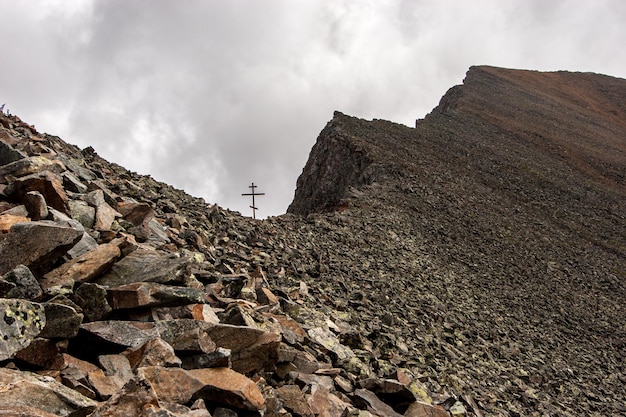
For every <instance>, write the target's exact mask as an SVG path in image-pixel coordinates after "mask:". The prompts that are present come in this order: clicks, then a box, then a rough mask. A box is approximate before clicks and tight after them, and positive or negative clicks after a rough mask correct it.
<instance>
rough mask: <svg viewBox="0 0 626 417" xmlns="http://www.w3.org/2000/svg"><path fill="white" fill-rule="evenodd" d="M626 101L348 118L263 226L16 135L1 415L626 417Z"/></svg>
mask: <svg viewBox="0 0 626 417" xmlns="http://www.w3.org/2000/svg"><path fill="white" fill-rule="evenodd" d="M625 93H626V81H624V80H620V79H614V78H611V77H606V76H601V75H596V74H579V73H565V72H559V73H539V72H531V71H513V70H503V69H498V68H491V67H473V68H471V69H470V71H469V72H468V74H467V77H466V79H465V81H464V84H463V85H461V86H456V87H453V88H452V89H451V90H450V91H448V93H447V94H446V95H445V96H444V97H443V98H442V100H441V102H440V104H439V106H437V108H435V109H434V110H433V112H432V113H431V114H430V115H428V116H427V117H426V118H425V119H424V120H420V121H418V122H417V124H416V127H415V128H408V127H406V126H401V125H397V124H393V123H390V122H386V121H381V120H374V121H364V120H360V119H356V118H352V117H349V116H346V115H343V114H341V113H336V114H335V115H334V117H333V119H332V120H331V121H330V122H329V123H328V125H327V126H326V127H325V128H324V130H323V131H322V132H321V133H320V136H319V138H318V140H317V143H316V144H315V146H314V147H313V150H312V151H311V156H310V158H309V161H308V162H307V165H306V166H305V168H304V170H303V173H302V175H301V177H300V178H299V180H298V184H297V190H296V195H295V198H294V201H293V203H292V205H291V206H290V207H289V210H288V212H289V214H286V215H284V216H280V217H276V218H270V219H267V220H263V221H253V220H251V219H248V218H244V217H241V216H240V215H238V214H237V213H232V212H229V211H227V210H223V209H221V208H219V207H217V206H214V205H207V204H205V203H204V201H202V200H198V199H194V198H192V197H190V196H188V195H186V194H185V193H184V192H182V191H180V190H176V189H173V188H172V187H169V186H167V185H165V184H161V183H158V182H156V181H154V180H153V179H152V178H150V177H146V176H141V175H137V174H135V173H133V172H129V171H127V170H125V169H124V168H122V167H120V166H117V165H115V164H110V163H108V162H107V161H105V160H103V159H102V158H100V157H99V156H98V155H97V154H96V153H95V151H94V150H93V149H90V148H88V149H84V150H80V149H77V148H75V147H73V146H71V145H68V144H67V143H65V142H63V141H62V140H61V139H59V138H57V137H53V136H50V135H45V134H40V133H38V132H37V131H36V130H35V129H34V128H33V127H31V126H29V125H27V124H26V123H23V122H22V121H21V120H19V119H18V118H17V117H14V116H13V117H5V116H0V121H1V122H2V128H1V129H0V231H1V232H2V234H0V253H1V254H2V256H1V257H0V275H2V280H0V308H2V309H3V315H4V320H3V321H0V333H2V336H3V341H2V342H0V361H2V362H0V363H1V364H2V365H3V367H2V368H0V387H2V388H3V389H0V414H1V415H38V416H48V415H72V416H74V415H93V416H118V415H119V416H144V415H145V416H153V415H154V416H156V415H159V416H207V415H213V416H234V415H259V414H264V415H268V416H272V415H281V416H286V415H293V416H315V415H319V416H348V415H362V416H367V415H379V416H393V415H404V416H432V415H435V416H442V417H443V416H450V415H455V416H461V415H467V416H473V415H476V416H481V415H502V416H516V415H528V416H533V415H535V416H544V415H571V416H574V415H597V416H608V415H620V414H624V413H626V408H624V404H625V403H626V390H625V389H624V384H625V383H626V377H625V376H624V375H625V374H624V365H623V362H624V355H625V353H626V343H625V342H626V319H625V317H626V314H625V313H626V311H625V310H626V308H625V307H624V306H623V299H624V296H625V295H626V294H625V293H626V290H625V284H624V278H626V239H625V236H626V220H625V214H626V213H625V211H624V208H623V207H624V204H623V201H624V194H625V193H626V184H625V182H624V181H625V177H624V176H625V174H626V140H625V138H626V122H624V121H625V120H626V117H625V116H626V94H625ZM35 392H36V393H37V395H34V394H33V393H35Z"/></svg>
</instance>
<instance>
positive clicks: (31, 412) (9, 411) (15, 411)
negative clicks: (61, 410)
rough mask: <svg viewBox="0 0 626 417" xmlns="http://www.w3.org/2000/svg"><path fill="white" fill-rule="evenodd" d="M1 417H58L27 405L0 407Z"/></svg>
mask: <svg viewBox="0 0 626 417" xmlns="http://www.w3.org/2000/svg"><path fill="white" fill-rule="evenodd" d="M0 417H57V415H56V414H51V413H48V412H46V411H43V410H40V409H38V408H35V407H29V406H27V405H0Z"/></svg>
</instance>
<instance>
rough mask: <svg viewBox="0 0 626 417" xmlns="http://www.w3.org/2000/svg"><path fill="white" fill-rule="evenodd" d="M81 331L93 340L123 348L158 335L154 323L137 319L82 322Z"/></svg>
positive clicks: (141, 343) (132, 346) (141, 342)
mask: <svg viewBox="0 0 626 417" xmlns="http://www.w3.org/2000/svg"><path fill="white" fill-rule="evenodd" d="M80 328H81V332H82V331H84V332H85V333H86V336H87V335H91V336H92V338H91V340H93V342H95V343H97V341H98V340H100V341H105V342H109V343H111V344H113V345H116V346H118V347H123V348H137V347H139V346H141V345H143V344H144V343H146V342H147V341H148V340H150V339H153V338H156V337H159V333H158V331H157V329H156V328H155V326H154V323H145V322H138V321H121V320H120V321H117V320H109V321H94V322H91V323H83V324H82V325H81V326H80Z"/></svg>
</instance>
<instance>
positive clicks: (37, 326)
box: [0, 298, 46, 361]
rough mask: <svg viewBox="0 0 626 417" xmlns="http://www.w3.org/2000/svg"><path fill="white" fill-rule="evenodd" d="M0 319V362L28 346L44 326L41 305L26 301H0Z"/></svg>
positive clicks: (43, 313)
mask: <svg viewBox="0 0 626 417" xmlns="http://www.w3.org/2000/svg"><path fill="white" fill-rule="evenodd" d="M0 318H1V320H0V335H2V338H1V339H0V361H3V360H5V359H9V358H12V357H13V355H14V354H15V353H16V352H18V351H19V350H22V349H24V348H25V347H26V346H28V345H29V344H30V343H31V342H32V341H33V339H34V338H35V337H37V335H38V334H39V333H40V332H41V330H42V329H43V328H44V327H45V325H46V316H45V312H44V309H43V307H42V306H41V304H36V303H32V302H30V301H26V300H19V299H6V298H2V299H0Z"/></svg>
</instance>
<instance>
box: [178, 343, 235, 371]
mask: <svg viewBox="0 0 626 417" xmlns="http://www.w3.org/2000/svg"><path fill="white" fill-rule="evenodd" d="M230 355H231V352H230V349H224V348H221V347H218V348H216V349H215V351H213V352H209V353H201V354H197V355H184V356H182V358H181V360H182V367H183V369H200V368H232V366H233V363H232V361H231V360H230Z"/></svg>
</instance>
